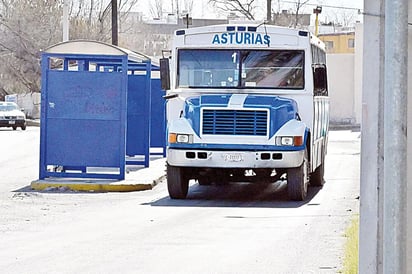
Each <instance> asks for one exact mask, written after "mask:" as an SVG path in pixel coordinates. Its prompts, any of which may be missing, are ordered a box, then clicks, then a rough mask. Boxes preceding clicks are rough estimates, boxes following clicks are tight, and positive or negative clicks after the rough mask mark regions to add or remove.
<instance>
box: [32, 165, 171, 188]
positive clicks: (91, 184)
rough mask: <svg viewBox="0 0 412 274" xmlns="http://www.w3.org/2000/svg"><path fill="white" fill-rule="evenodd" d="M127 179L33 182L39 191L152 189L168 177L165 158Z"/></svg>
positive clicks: (131, 173) (128, 174) (135, 172)
mask: <svg viewBox="0 0 412 274" xmlns="http://www.w3.org/2000/svg"><path fill="white" fill-rule="evenodd" d="M125 177H126V178H125V180H121V181H118V180H109V179H90V178H87V179H86V178H85V179H81V178H75V179H74V178H46V179H43V180H36V181H33V182H31V184H30V187H31V188H32V189H33V190H37V191H52V190H72V191H81V192H131V191H142V190H150V189H152V188H153V187H154V186H155V185H157V184H158V183H160V182H161V181H162V180H164V179H165V178H166V174H165V159H164V158H162V159H157V160H154V161H150V165H149V167H147V168H141V169H138V170H136V171H130V172H128V173H127V174H126V175H125Z"/></svg>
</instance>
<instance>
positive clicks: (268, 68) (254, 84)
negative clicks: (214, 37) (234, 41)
mask: <svg viewBox="0 0 412 274" xmlns="http://www.w3.org/2000/svg"><path fill="white" fill-rule="evenodd" d="M303 68H304V51H303V50H233V49H231V50H216V49H181V50H179V53H178V71H177V72H178V79H177V80H178V84H177V85H178V87H181V88H227V87H230V88H267V89H269V88H270V89H276V88H277V89H303V88H304V70H303Z"/></svg>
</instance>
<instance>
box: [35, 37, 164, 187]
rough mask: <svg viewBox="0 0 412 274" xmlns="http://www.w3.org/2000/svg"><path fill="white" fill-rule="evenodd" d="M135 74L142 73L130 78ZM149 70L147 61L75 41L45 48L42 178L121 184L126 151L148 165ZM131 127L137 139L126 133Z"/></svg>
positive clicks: (129, 53) (118, 50)
mask: <svg viewBox="0 0 412 274" xmlns="http://www.w3.org/2000/svg"><path fill="white" fill-rule="evenodd" d="M136 68H139V70H140V71H144V73H140V74H139V73H134V72H132V70H133V69H136ZM150 70H151V60H150V59H149V58H147V57H146V56H144V55H141V54H138V53H136V52H132V51H129V50H126V49H122V48H120V47H116V46H113V45H109V44H105V43H102V42H97V41H88V40H76V41H68V42H63V43H60V44H57V45H54V46H52V47H49V48H48V49H46V50H45V51H44V52H43V54H42V98H41V136H40V172H39V173H40V179H44V178H47V177H74V178H108V179H119V180H121V179H124V177H125V165H126V160H125V156H126V155H127V154H128V152H127V149H126V147H128V148H129V147H130V148H131V149H130V150H131V153H132V154H134V155H136V154H142V155H143V157H144V161H143V164H144V165H145V166H148V161H149V158H150V155H149V148H150V113H151V109H150V105H151V100H150V99H151V98H150V97H151V80H150V76H151V72H150ZM141 75H145V76H144V77H139V76H141ZM142 83H144V85H143V86H144V87H142ZM136 94H138V95H136ZM136 101H137V102H138V105H136V103H135V102H136ZM129 106H130V109H129ZM162 111H163V113H164V110H162ZM135 124H139V125H138V131H139V132H140V135H139V134H137V135H136V134H134V135H133V134H131V133H132V132H133V130H136V129H134V125H135ZM128 126H129V127H130V131H127V127H128ZM129 135H130V137H129ZM129 143H130V144H132V145H130V146H129V145H127V144H129ZM133 144H135V145H133ZM136 146H138V148H136Z"/></svg>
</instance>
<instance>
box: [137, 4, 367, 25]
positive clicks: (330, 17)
mask: <svg viewBox="0 0 412 274" xmlns="http://www.w3.org/2000/svg"><path fill="white" fill-rule="evenodd" d="M163 1H164V3H165V4H164V6H165V9H166V11H167V12H170V11H171V10H172V7H171V4H170V3H171V1H172V0H163ZM173 1H176V0H173ZM304 1H305V0H301V2H304ZM140 2H141V5H140V4H139V7H140V8H139V9H141V10H142V12H143V14H145V15H146V17H150V15H151V14H150V3H151V2H153V0H140ZM193 2H194V9H193V13H192V14H191V16H192V17H193V18H209V19H212V18H225V14H224V13H222V12H220V11H216V10H215V9H213V7H212V6H211V4H208V0H193ZM294 2H296V0H272V10H274V11H277V10H288V9H292V10H294V9H296V8H295V7H296V4H294ZM183 3H184V0H180V4H179V7H181V8H182V7H183V6H184V4H183ZM256 3H258V5H259V7H258V8H257V9H256V19H257V20H264V19H265V18H266V0H256ZM317 5H320V6H322V13H321V14H320V15H319V20H320V21H321V22H330V21H339V20H340V21H342V20H343V19H345V18H346V19H349V18H353V21H360V20H361V15H359V14H358V9H359V10H360V11H361V12H362V11H363V0H309V2H308V3H307V4H306V5H305V6H303V7H302V11H303V12H305V13H311V14H312V12H313V9H314V8H315V7H316V6H317ZM174 7H175V8H176V4H175V5H174ZM345 7H346V9H345ZM147 19H149V18H147Z"/></svg>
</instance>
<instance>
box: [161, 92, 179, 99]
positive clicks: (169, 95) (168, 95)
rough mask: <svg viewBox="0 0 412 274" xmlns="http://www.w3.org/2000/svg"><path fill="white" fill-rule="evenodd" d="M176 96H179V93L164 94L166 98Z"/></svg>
mask: <svg viewBox="0 0 412 274" xmlns="http://www.w3.org/2000/svg"><path fill="white" fill-rule="evenodd" d="M176 97H179V94H176V93H171V94H167V95H163V98H164V99H165V100H169V99H173V98H176Z"/></svg>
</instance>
